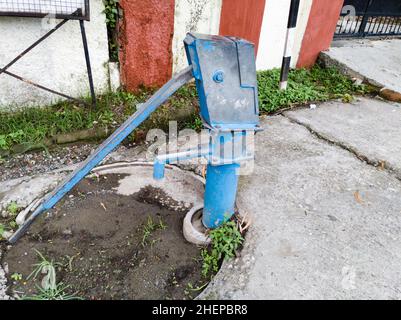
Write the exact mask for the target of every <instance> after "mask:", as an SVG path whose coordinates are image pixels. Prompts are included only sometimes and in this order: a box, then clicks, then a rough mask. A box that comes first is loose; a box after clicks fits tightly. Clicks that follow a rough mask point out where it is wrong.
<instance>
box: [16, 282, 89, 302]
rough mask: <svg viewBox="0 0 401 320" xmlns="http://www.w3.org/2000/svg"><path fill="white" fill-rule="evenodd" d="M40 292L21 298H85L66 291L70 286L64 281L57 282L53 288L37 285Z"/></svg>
mask: <svg viewBox="0 0 401 320" xmlns="http://www.w3.org/2000/svg"><path fill="white" fill-rule="evenodd" d="M36 287H37V289H38V293H37V294H35V295H33V296H25V297H22V298H21V300H83V299H82V298H81V297H77V296H75V295H70V294H67V293H66V290H67V289H68V288H69V286H66V285H64V284H63V283H61V282H60V283H56V284H55V286H54V287H53V288H49V289H44V288H42V287H40V286H36Z"/></svg>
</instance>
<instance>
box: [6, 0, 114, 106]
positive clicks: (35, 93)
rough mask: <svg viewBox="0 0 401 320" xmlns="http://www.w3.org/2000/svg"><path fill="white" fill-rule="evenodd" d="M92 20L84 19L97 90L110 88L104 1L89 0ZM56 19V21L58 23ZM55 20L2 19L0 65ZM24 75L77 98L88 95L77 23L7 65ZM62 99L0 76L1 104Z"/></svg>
mask: <svg viewBox="0 0 401 320" xmlns="http://www.w3.org/2000/svg"><path fill="white" fill-rule="evenodd" d="M90 4H91V21H90V22H85V26H86V31H87V37H88V44H89V51H90V56H91V63H92V71H93V76H94V83H95V87H96V91H97V93H101V92H104V91H105V90H108V87H109V76H108V64H107V63H108V60H109V54H108V40H107V29H106V24H105V17H104V14H103V13H102V11H103V10H104V6H103V2H102V0H91V1H90ZM57 22H58V21H57ZM53 25H54V20H52V21H51V23H49V21H48V20H42V19H35V18H15V17H0V35H1V45H0V67H2V66H4V65H5V64H6V63H8V62H9V61H10V60H11V59H13V58H14V57H15V56H16V55H17V54H18V53H20V52H21V51H23V50H24V49H26V48H27V47H28V46H29V45H31V44H32V43H33V42H34V41H35V40H36V39H38V38H39V37H40V36H42V35H44V34H45V33H46V31H47V30H48V28H49V26H53ZM9 71H10V72H13V73H16V74H18V75H20V76H22V77H24V78H27V79H29V80H32V81H34V82H38V83H39V84H43V85H44V86H47V87H50V88H52V89H54V90H57V91H61V92H64V93H66V94H69V95H73V96H76V97H79V96H82V95H86V94H88V93H89V85H88V80H87V74H86V64H85V56H84V52H83V47H82V39H81V33H80V28H79V23H78V21H73V20H72V21H69V22H67V24H65V25H64V26H62V27H61V29H59V30H58V31H56V33H54V34H53V35H52V36H51V37H50V38H48V39H47V40H45V41H44V42H43V43H42V44H40V45H39V46H38V47H36V48H35V49H34V50H32V51H31V52H30V53H28V55H26V56H25V57H23V58H22V59H21V60H20V61H18V62H17V63H16V64H15V65H14V66H12V67H11V68H10V69H9ZM59 99H60V98H59V97H58V96H55V95H52V94H50V93H47V92H45V91H42V90H39V89H36V88H35V87H33V86H30V85H28V84H25V83H22V82H20V81H18V80H15V79H13V78H11V77H9V76H8V75H5V74H2V75H0V108H5V107H8V108H10V107H14V108H15V107H20V106H26V105H35V106H39V105H46V104H50V103H53V102H55V101H57V100H59Z"/></svg>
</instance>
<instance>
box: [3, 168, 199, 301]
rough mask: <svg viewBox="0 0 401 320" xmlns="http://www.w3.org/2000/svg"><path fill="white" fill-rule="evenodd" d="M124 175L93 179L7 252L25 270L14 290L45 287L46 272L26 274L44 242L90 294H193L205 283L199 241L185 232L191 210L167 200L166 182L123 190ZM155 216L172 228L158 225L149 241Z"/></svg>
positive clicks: (11, 263)
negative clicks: (160, 186) (126, 193)
mask: <svg viewBox="0 0 401 320" xmlns="http://www.w3.org/2000/svg"><path fill="white" fill-rule="evenodd" d="M120 178H121V176H117V175H108V176H104V177H101V178H100V179H96V180H93V179H85V180H84V181H82V182H81V183H80V184H79V185H78V186H77V187H76V188H75V189H74V190H73V191H72V192H71V193H70V194H69V195H68V196H67V197H66V200H64V201H62V202H61V203H60V204H58V205H57V206H56V207H55V208H54V209H53V210H52V211H50V217H46V218H39V219H38V220H37V221H36V222H35V224H34V225H33V226H32V227H31V229H30V231H29V233H28V234H27V235H26V236H24V237H23V238H22V239H21V240H20V241H19V242H18V243H17V244H16V245H15V246H13V247H11V248H10V249H9V250H8V251H7V252H6V253H5V257H4V259H3V263H4V262H7V263H8V268H9V275H12V274H13V273H20V274H22V275H23V280H22V281H14V284H13V285H12V287H11V292H12V291H14V292H22V295H25V296H31V295H32V294H35V293H36V292H37V288H36V285H39V284H40V281H41V276H39V277H38V279H36V280H33V279H30V280H26V278H27V276H28V275H29V274H30V273H31V272H32V271H33V269H34V267H33V264H35V263H38V262H39V257H38V256H37V253H36V252H35V250H34V249H36V250H38V251H39V252H40V253H42V254H43V255H44V256H45V257H46V258H48V259H53V260H54V261H56V262H60V263H62V264H63V266H60V267H58V271H57V280H58V282H62V283H63V284H65V285H68V286H69V288H68V289H67V292H68V293H70V294H72V293H74V294H75V295H76V296H79V297H82V298H85V299H188V298H192V297H191V294H192V295H196V294H198V293H199V292H196V293H194V292H191V291H190V290H188V284H189V283H190V284H192V285H193V287H195V286H199V285H202V284H203V283H204V282H202V281H203V280H204V279H202V278H201V262H200V260H199V258H200V252H199V248H197V247H196V246H195V245H192V244H190V243H188V242H186V240H185V239H184V237H183V235H182V221H183V218H184V215H185V211H184V210H181V211H174V210H171V209H169V208H167V207H163V206H161V205H160V202H163V203H166V201H165V200H166V197H167V196H166V195H165V194H164V193H163V191H162V190H159V189H153V188H150V187H147V188H144V189H142V190H141V191H140V192H138V193H137V194H135V195H132V196H122V195H118V194H116V193H115V192H113V191H112V189H113V187H115V186H117V185H118V180H119V179H120ZM160 200H161V201H160ZM159 201H160V202H159ZM167 202H168V201H167ZM172 202H173V200H172V199H171V200H170V203H172ZM149 219H152V221H153V223H154V224H156V225H159V224H160V221H162V223H163V224H164V225H165V226H166V228H165V229H163V228H160V227H156V228H155V230H154V231H153V232H151V234H150V236H149V237H148V238H146V239H145V240H146V241H144V239H143V237H144V228H145V226H146V225H147V223H148V221H149ZM10 282H12V280H10ZM20 295H21V294H20Z"/></svg>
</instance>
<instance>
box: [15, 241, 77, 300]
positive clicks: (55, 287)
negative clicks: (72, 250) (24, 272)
mask: <svg viewBox="0 0 401 320" xmlns="http://www.w3.org/2000/svg"><path fill="white" fill-rule="evenodd" d="M35 251H36V254H37V255H38V257H39V259H40V262H39V263H36V264H34V267H35V268H34V270H33V271H32V273H31V274H30V275H29V276H28V277H27V280H30V279H33V280H34V279H36V278H37V277H38V275H39V274H44V277H43V279H42V282H41V285H40V286H36V287H37V289H38V293H37V294H35V295H33V296H25V297H23V298H22V300H79V299H81V298H79V297H76V296H74V295H69V294H67V293H66V292H65V291H66V290H67V289H68V288H69V286H67V285H64V284H63V283H62V282H60V283H57V279H56V266H62V264H61V263H57V262H54V261H53V260H48V259H46V258H45V257H44V256H43V255H42V254H41V253H40V252H39V251H38V250H36V249H35Z"/></svg>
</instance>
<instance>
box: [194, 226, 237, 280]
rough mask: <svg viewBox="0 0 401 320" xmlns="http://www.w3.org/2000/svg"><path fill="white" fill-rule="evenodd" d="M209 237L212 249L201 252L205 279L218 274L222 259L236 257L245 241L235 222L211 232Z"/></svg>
mask: <svg viewBox="0 0 401 320" xmlns="http://www.w3.org/2000/svg"><path fill="white" fill-rule="evenodd" d="M209 237H210V238H211V240H212V243H211V245H210V247H209V248H206V249H202V250H201V257H202V260H203V263H202V275H203V276H204V277H207V276H208V275H212V274H214V273H216V272H217V271H218V270H219V263H220V261H221V260H222V259H229V258H232V257H234V256H235V253H236V251H237V250H238V248H239V247H240V246H241V244H242V243H243V241H244V238H243V237H242V235H241V233H240V232H239V230H238V228H237V225H236V223H235V221H229V222H226V223H225V224H223V225H222V226H221V227H219V228H217V229H214V230H211V231H210V234H209Z"/></svg>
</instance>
